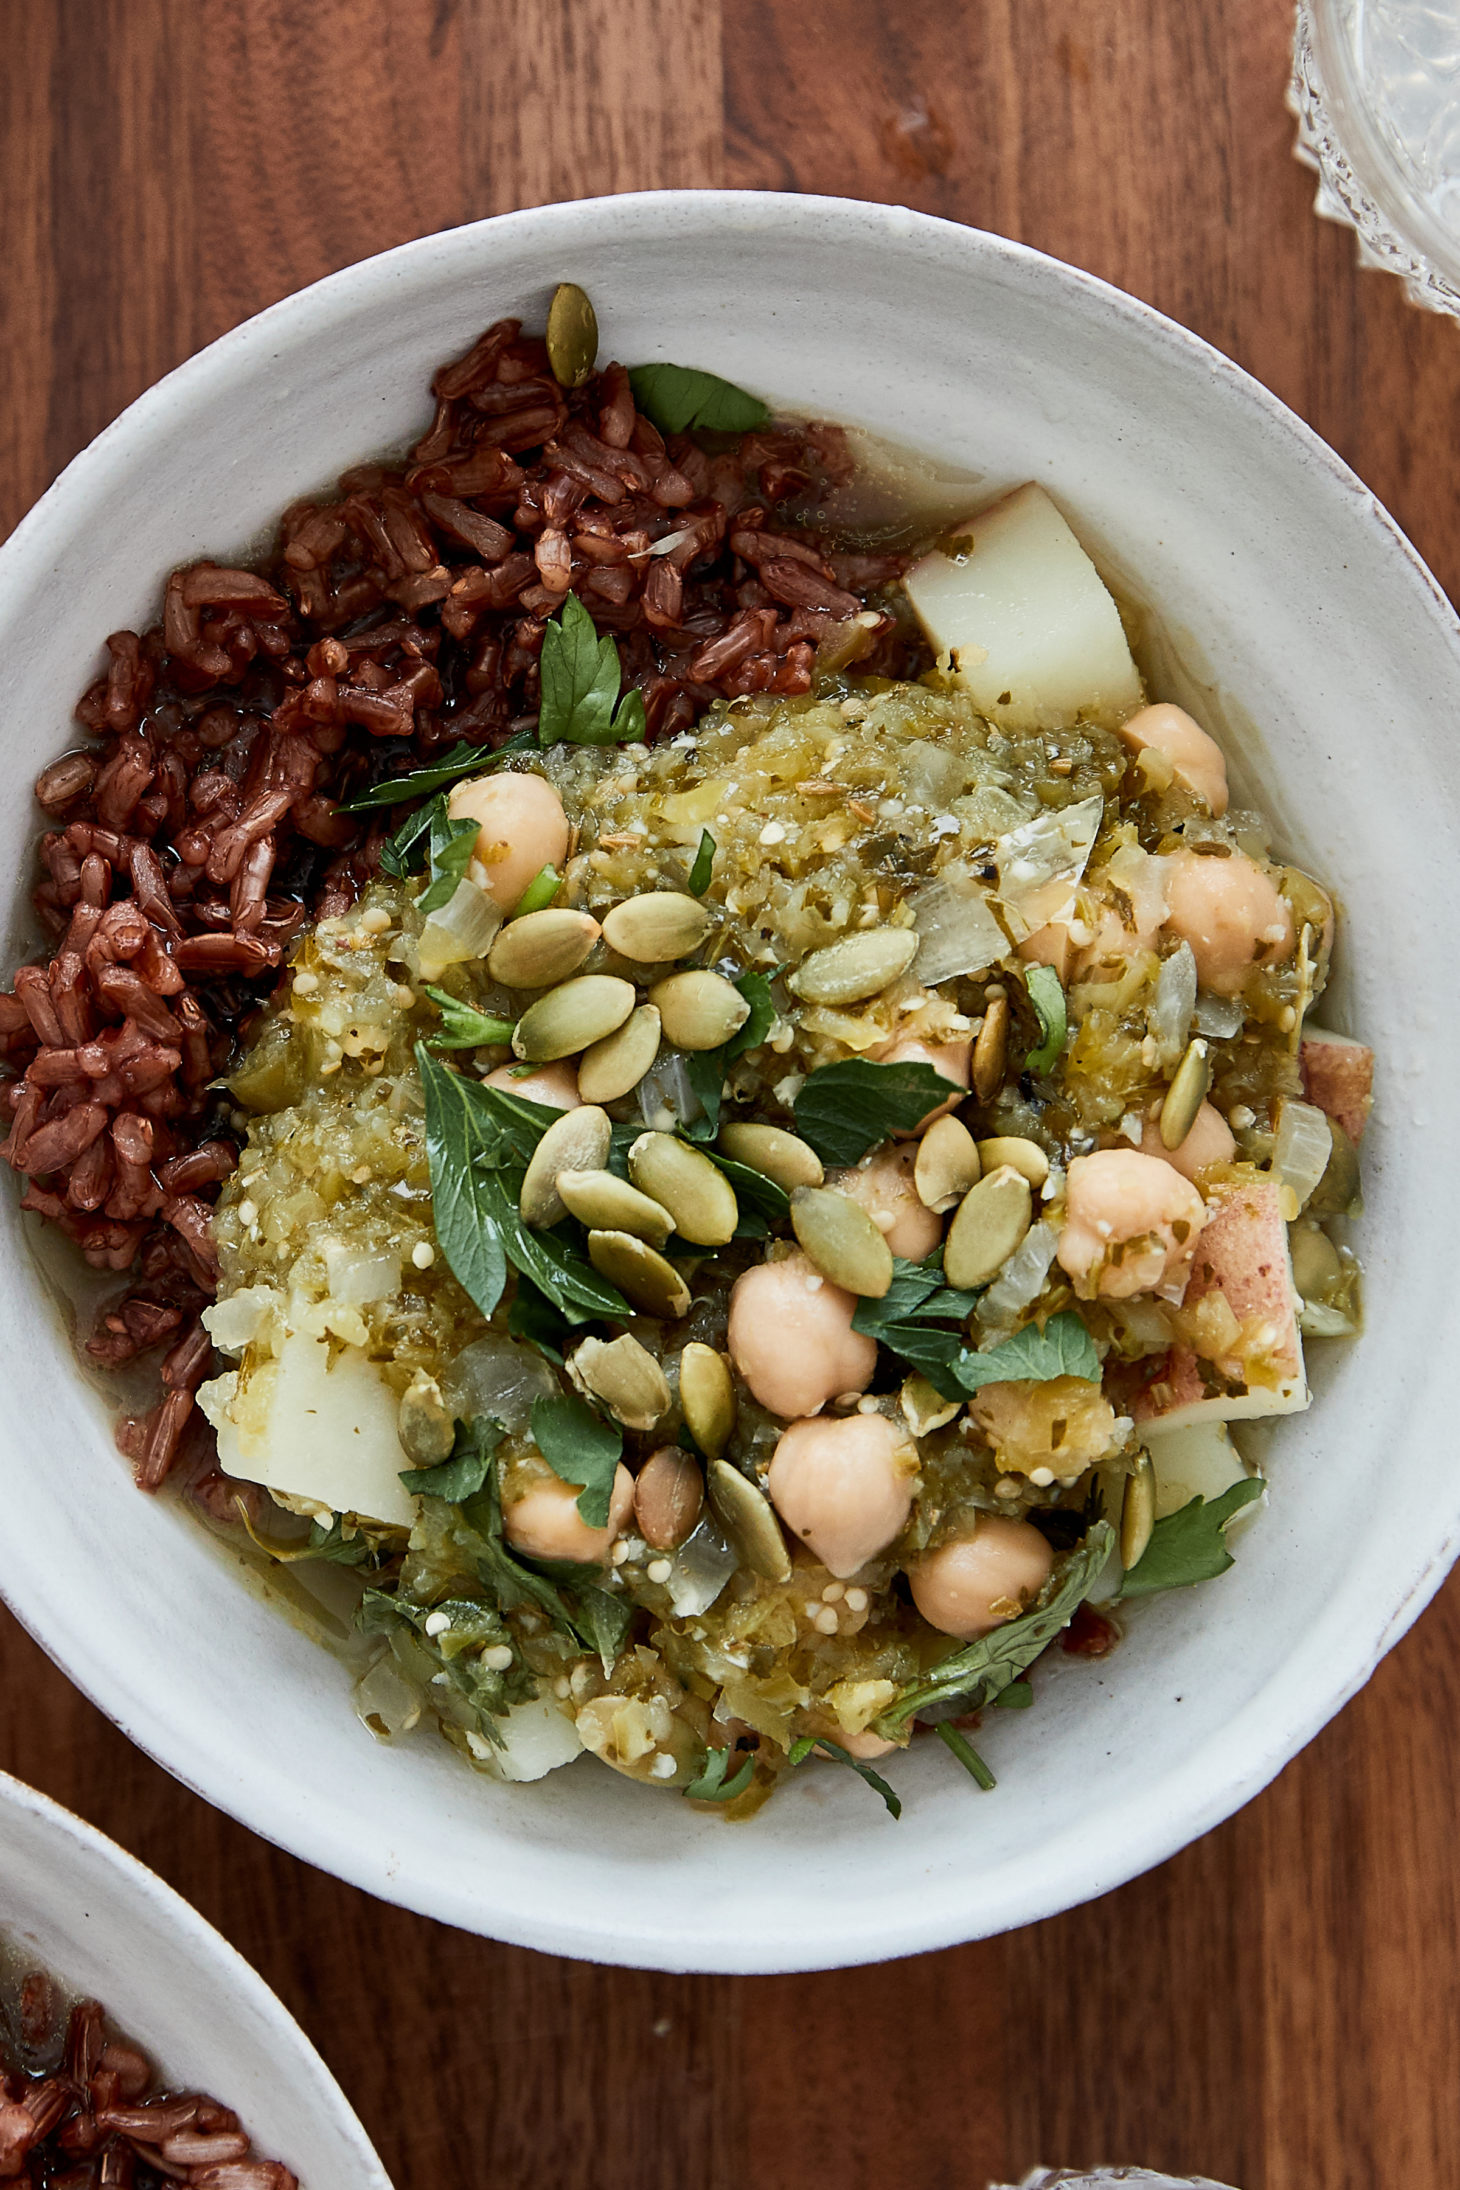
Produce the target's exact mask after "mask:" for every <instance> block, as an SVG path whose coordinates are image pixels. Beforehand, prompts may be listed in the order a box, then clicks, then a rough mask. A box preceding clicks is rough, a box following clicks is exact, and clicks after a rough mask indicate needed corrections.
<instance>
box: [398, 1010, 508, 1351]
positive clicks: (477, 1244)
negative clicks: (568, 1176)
mask: <svg viewBox="0 0 1460 2190" xmlns="http://www.w3.org/2000/svg"><path fill="white" fill-rule="evenodd" d="M416 1067H417V1070H418V1071H419V1072H420V1075H421V1088H422V1092H423V1093H424V1095H425V1098H426V1160H427V1163H428V1164H429V1166H430V1172H431V1214H432V1222H433V1223H434V1225H435V1227H436V1237H437V1239H438V1240H439V1241H440V1243H441V1252H442V1254H443V1255H445V1257H446V1260H447V1263H448V1264H449V1266H450V1268H451V1272H452V1275H453V1276H454V1277H455V1278H456V1280H457V1282H458V1284H460V1286H461V1287H462V1289H463V1290H464V1292H465V1293H466V1294H467V1296H468V1298H469V1299H470V1300H472V1301H474V1302H475V1304H476V1306H477V1307H478V1308H480V1310H481V1312H482V1314H483V1315H484V1316H490V1315H491V1314H492V1313H493V1311H494V1310H495V1308H496V1306H497V1303H498V1301H499V1300H500V1299H501V1297H502V1288H503V1286H504V1285H505V1284H506V1282H507V1257H506V1255H505V1253H504V1252H503V1248H502V1241H501V1238H500V1236H499V1235H498V1232H497V1230H496V1227H495V1225H494V1224H493V1222H492V1219H491V1216H490V1214H489V1211H488V1207H487V1188H488V1185H489V1183H490V1181H491V1178H492V1173H491V1172H490V1171H489V1170H487V1169H486V1164H487V1163H489V1162H491V1161H492V1160H493V1151H494V1150H495V1148H496V1147H497V1145H498V1143H499V1141H500V1133H501V1128H500V1126H499V1125H498V1123H497V1121H496V1119H495V1117H494V1116H493V1113H492V1109H491V1106H490V1105H489V1104H484V1103H483V1101H482V1100H481V1098H482V1096H483V1094H484V1093H485V1092H486V1091H485V1090H484V1089H483V1088H481V1087H480V1086H478V1085H475V1084H474V1083H473V1082H472V1081H470V1080H465V1079H463V1078H462V1076H461V1074H460V1073H459V1072H453V1071H452V1069H451V1067H450V1066H449V1065H442V1064H438V1063H437V1062H436V1059H435V1058H434V1057H433V1056H432V1055H431V1053H430V1051H429V1050H427V1049H426V1047H425V1045H424V1044H423V1043H420V1042H418V1043H417V1044H416ZM494 1092H500V1091H494ZM534 1107H535V1106H534Z"/></svg>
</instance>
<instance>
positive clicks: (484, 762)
mask: <svg viewBox="0 0 1460 2190" xmlns="http://www.w3.org/2000/svg"><path fill="white" fill-rule="evenodd" d="M534 742H535V741H534V739H533V737H532V733H531V732H530V731H527V730H517V731H514V732H513V734H512V736H511V737H510V738H508V739H506V741H505V742H504V743H503V744H501V745H499V746H498V747H497V748H496V750H495V752H491V753H485V752H483V750H482V748H481V747H480V746H479V745H468V744H466V743H464V742H463V743H462V744H460V745H453V746H452V748H451V751H450V752H449V753H443V754H442V756H441V758H440V760H435V761H432V763H431V765H430V766H429V767H428V768H413V769H412V770H411V772H410V774H409V775H404V776H392V777H391V778H390V779H389V781H388V782H385V783H375V784H372V785H371V787H370V789H369V790H368V791H362V792H361V793H360V796H359V797H358V798H352V799H347V800H346V801H345V803H344V804H343V805H342V806H340V807H338V808H337V809H336V810H337V811H338V812H339V813H342V814H368V813H373V812H374V810H375V809H376V808H377V807H379V806H404V805H406V804H407V803H408V802H409V801H411V800H413V799H418V798H424V797H425V796H426V793H427V792H428V791H439V790H440V789H441V786H442V785H443V784H445V783H455V782H457V781H458V780H459V779H460V778H461V777H462V776H485V775H488V774H490V772H491V770H492V769H493V768H496V767H497V766H499V765H500V763H501V762H502V761H504V760H506V759H507V757H508V755H509V754H512V753H524V752H528V751H530V750H531V748H532V745H533V744H534Z"/></svg>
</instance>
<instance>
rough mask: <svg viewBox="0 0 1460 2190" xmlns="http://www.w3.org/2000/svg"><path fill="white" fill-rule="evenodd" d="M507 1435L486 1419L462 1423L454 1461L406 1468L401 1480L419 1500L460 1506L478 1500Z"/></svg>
mask: <svg viewBox="0 0 1460 2190" xmlns="http://www.w3.org/2000/svg"><path fill="white" fill-rule="evenodd" d="M506 1434H507V1433H506V1431H505V1430H504V1429H503V1428H502V1426H501V1424H500V1423H499V1422H491V1421H488V1420H486V1419H485V1417H483V1418H481V1419H479V1420H477V1421H475V1422H458V1423H457V1425H456V1438H455V1441H454V1443H453V1445H452V1448H451V1455H450V1458H449V1459H446V1460H442V1461H441V1462H440V1463H439V1464H438V1465H437V1466H436V1467H434V1468H403V1469H402V1470H401V1481H402V1482H403V1483H404V1484H405V1486H406V1489H407V1490H410V1491H414V1492H415V1493H416V1495H417V1496H418V1497H421V1498H445V1499H446V1500H447V1501H448V1503H449V1504H451V1505H454V1506H459V1505H460V1504H461V1503H462V1501H463V1499H466V1498H474V1497H475V1496H476V1494H477V1492H478V1491H479V1490H480V1489H481V1487H482V1485H483V1483H485V1481H486V1479H487V1470H488V1469H489V1468H490V1467H491V1465H492V1455H493V1453H494V1452H495V1451H496V1449H497V1447H498V1446H499V1445H500V1444H501V1442H502V1439H503V1438H504V1437H505V1436H506Z"/></svg>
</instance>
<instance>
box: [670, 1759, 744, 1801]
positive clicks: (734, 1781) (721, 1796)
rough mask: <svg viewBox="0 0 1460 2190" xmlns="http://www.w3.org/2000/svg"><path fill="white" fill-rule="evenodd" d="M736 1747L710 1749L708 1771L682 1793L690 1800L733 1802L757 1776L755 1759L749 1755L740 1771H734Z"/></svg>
mask: <svg viewBox="0 0 1460 2190" xmlns="http://www.w3.org/2000/svg"><path fill="white" fill-rule="evenodd" d="M734 1756H735V1751H734V1750H733V1749H707V1750H706V1751H705V1764H704V1770H703V1771H702V1772H701V1773H700V1774H699V1776H698V1778H696V1779H692V1780H691V1781H690V1783H689V1785H688V1786H687V1787H685V1788H684V1789H683V1790H682V1792H683V1794H684V1797H685V1799H686V1801H688V1802H733V1801H734V1800H735V1797H736V1796H737V1795H743V1794H744V1792H745V1790H746V1788H747V1787H748V1786H749V1785H750V1783H751V1781H752V1780H753V1779H754V1777H755V1758H754V1757H753V1756H747V1757H746V1759H745V1761H744V1763H743V1764H742V1765H741V1767H740V1769H739V1771H738V1772H731V1773H730V1777H729V1778H728V1779H727V1778H726V1776H725V1775H726V1773H727V1772H730V1764H731V1760H732V1758H733V1757H734Z"/></svg>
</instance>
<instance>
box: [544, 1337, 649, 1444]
mask: <svg viewBox="0 0 1460 2190" xmlns="http://www.w3.org/2000/svg"><path fill="white" fill-rule="evenodd" d="M567 1370H568V1374H569V1376H570V1377H571V1378H572V1380H573V1382H574V1383H575V1384H576V1385H577V1387H578V1389H579V1391H580V1392H581V1393H582V1394H583V1396H584V1398H585V1399H590V1400H592V1399H597V1400H600V1401H601V1402H602V1404H603V1405H604V1406H605V1407H607V1409H608V1411H609V1413H610V1414H611V1415H612V1416H613V1418H614V1420H615V1421H617V1422H622V1424H623V1426H624V1428H625V1429H626V1430H652V1429H653V1427H654V1425H655V1424H656V1423H657V1422H662V1421H663V1419H664V1417H665V1415H666V1414H668V1412H669V1408H670V1404H671V1402H670V1393H669V1380H668V1378H667V1377H666V1376H665V1374H664V1371H663V1370H662V1369H661V1368H660V1366H659V1364H658V1362H657V1361H656V1360H655V1359H654V1356H653V1355H652V1354H651V1353H650V1351H649V1349H648V1347H647V1346H641V1345H640V1344H639V1341H638V1340H637V1339H636V1338H633V1337H631V1336H630V1335H629V1334H628V1333H627V1332H625V1333H624V1335H623V1337H621V1338H612V1339H607V1340H605V1339H601V1338H585V1339H584V1341H583V1343H582V1345H581V1346H579V1347H578V1348H577V1349H576V1351H575V1352H573V1353H571V1354H569V1356H568V1360H567Z"/></svg>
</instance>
